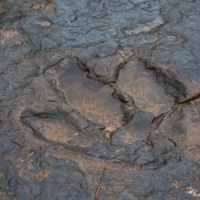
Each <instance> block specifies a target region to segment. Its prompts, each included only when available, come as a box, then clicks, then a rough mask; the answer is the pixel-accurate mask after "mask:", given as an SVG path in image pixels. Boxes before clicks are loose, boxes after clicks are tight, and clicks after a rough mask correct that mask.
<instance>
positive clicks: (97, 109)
mask: <svg viewBox="0 0 200 200" xmlns="http://www.w3.org/2000/svg"><path fill="white" fill-rule="evenodd" d="M47 73H49V74H51V75H52V78H53V79H55V80H56V81H57V84H58V87H59V88H60V89H61V90H62V91H64V93H65V96H66V99H67V101H68V103H69V104H70V105H71V106H72V107H73V108H76V109H77V110H78V111H79V112H81V113H82V114H83V115H85V116H86V117H87V118H88V119H90V120H92V121H94V122H97V123H99V124H103V125H105V126H106V127H109V129H112V130H116V129H117V128H119V127H120V126H121V122H122V117H123V111H122V109H121V102H120V101H119V100H116V99H115V98H113V96H112V93H113V89H112V88H111V87H110V86H108V85H103V84H101V83H99V82H97V81H95V80H93V79H89V78H87V77H86V74H85V73H83V72H82V70H80V69H79V68H78V67H77V66H76V63H74V62H70V61H69V60H64V61H62V62H61V63H60V65H59V66H58V67H56V68H54V69H50V70H48V71H47ZM46 77H48V75H47V76H46Z"/></svg>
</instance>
